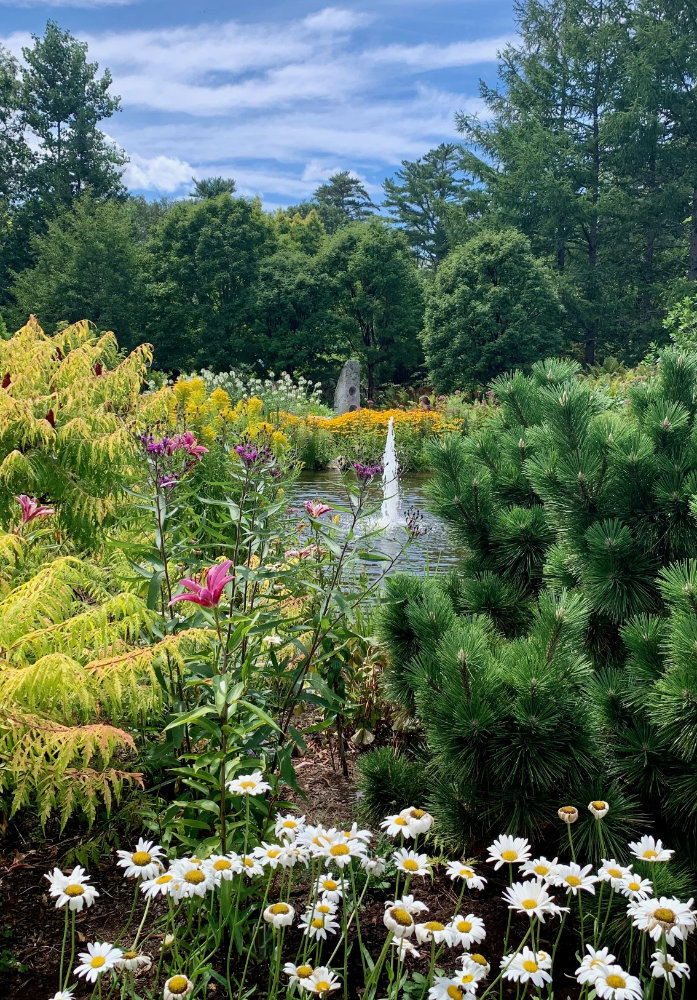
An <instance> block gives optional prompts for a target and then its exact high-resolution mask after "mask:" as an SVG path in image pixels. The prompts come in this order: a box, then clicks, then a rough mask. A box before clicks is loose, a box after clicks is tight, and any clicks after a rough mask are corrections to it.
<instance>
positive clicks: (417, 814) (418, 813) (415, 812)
mask: <svg viewBox="0 0 697 1000" xmlns="http://www.w3.org/2000/svg"><path fill="white" fill-rule="evenodd" d="M409 815H410V816H411V818H412V819H421V817H422V816H425V815H426V812H425V811H424V810H423V809H410V811H409Z"/></svg>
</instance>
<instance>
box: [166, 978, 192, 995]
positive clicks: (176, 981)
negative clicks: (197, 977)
mask: <svg viewBox="0 0 697 1000" xmlns="http://www.w3.org/2000/svg"><path fill="white" fill-rule="evenodd" d="M188 985H189V983H188V981H187V978H186V976H172V978H171V979H170V981H169V982H168V983H167V988H168V990H169V992H170V993H186V988H187V986H188Z"/></svg>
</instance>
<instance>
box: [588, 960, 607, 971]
mask: <svg viewBox="0 0 697 1000" xmlns="http://www.w3.org/2000/svg"><path fill="white" fill-rule="evenodd" d="M596 965H605V962H604V960H603V959H602V958H594V959H593V961H592V962H591V964H590V967H591V969H594V968H595V966H596Z"/></svg>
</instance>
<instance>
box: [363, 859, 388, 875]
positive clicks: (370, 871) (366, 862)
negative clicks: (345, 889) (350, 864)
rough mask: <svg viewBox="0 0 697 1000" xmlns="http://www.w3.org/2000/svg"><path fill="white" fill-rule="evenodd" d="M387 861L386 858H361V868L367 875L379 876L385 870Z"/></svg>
mask: <svg viewBox="0 0 697 1000" xmlns="http://www.w3.org/2000/svg"><path fill="white" fill-rule="evenodd" d="M385 867H386V861H385V859H384V858H361V868H362V869H363V871H364V872H365V873H366V874H367V875H376V876H377V877H379V876H380V875H382V873H383V872H384V871H385Z"/></svg>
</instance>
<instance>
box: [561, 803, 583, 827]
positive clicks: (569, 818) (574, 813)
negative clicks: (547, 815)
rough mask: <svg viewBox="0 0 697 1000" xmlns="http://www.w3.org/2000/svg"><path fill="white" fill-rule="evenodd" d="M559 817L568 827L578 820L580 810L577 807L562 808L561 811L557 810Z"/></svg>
mask: <svg viewBox="0 0 697 1000" xmlns="http://www.w3.org/2000/svg"><path fill="white" fill-rule="evenodd" d="M557 816H558V817H559V819H560V820H561V821H562V823H566V824H567V826H568V825H570V824H571V823H575V822H576V820H577V819H578V809H577V808H576V806H562V807H561V809H557Z"/></svg>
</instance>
